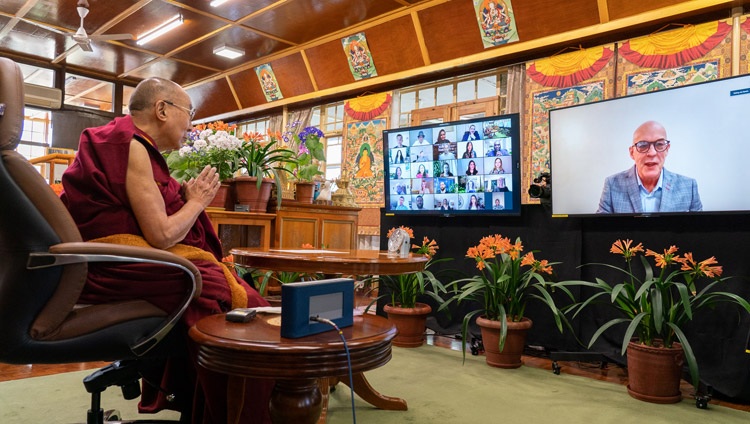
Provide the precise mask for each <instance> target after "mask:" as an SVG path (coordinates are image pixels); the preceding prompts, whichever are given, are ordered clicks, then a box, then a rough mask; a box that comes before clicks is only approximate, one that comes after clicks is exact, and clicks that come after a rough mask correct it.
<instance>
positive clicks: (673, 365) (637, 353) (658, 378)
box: [627, 341, 685, 403]
mask: <svg viewBox="0 0 750 424" xmlns="http://www.w3.org/2000/svg"><path fill="white" fill-rule="evenodd" d="M655 344H658V346H646V345H644V344H641V343H638V342H637V341H632V342H630V343H628V351H627V358H628V394H629V395H630V396H632V397H634V398H636V399H638V400H642V401H645V402H651V403H677V402H680V401H681V400H682V393H681V392H680V378H681V376H682V366H683V364H684V363H685V354H684V352H683V351H682V345H680V344H679V343H672V347H671V348H666V347H662V346H661V343H655Z"/></svg>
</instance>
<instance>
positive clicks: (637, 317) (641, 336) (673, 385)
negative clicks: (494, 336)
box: [558, 240, 750, 403]
mask: <svg viewBox="0 0 750 424" xmlns="http://www.w3.org/2000/svg"><path fill="white" fill-rule="evenodd" d="M678 250H679V249H678V248H677V247H676V246H670V247H669V248H668V249H664V250H663V251H662V252H661V253H659V252H656V251H654V250H651V249H644V247H643V245H642V244H641V243H638V244H635V245H634V244H633V241H632V240H617V241H615V242H614V243H613V244H612V246H611V248H610V252H611V253H614V254H616V255H620V256H622V257H623V258H624V259H625V267H623V268H620V267H617V266H614V265H609V264H589V265H599V266H604V267H607V268H609V269H613V270H615V271H616V273H617V274H622V275H623V276H624V277H625V278H624V280H623V281H622V282H619V283H616V284H613V285H610V284H609V283H607V282H606V281H604V280H602V279H600V278H596V279H595V281H593V282H591V281H577V280H576V281H563V282H560V283H558V284H559V285H560V286H576V285H577V286H585V287H590V288H592V289H594V290H595V291H596V293H595V294H593V295H592V296H590V297H588V298H587V299H585V300H583V301H581V302H579V303H577V304H576V305H574V307H573V308H572V309H571V310H572V311H574V315H573V316H574V317H575V316H576V315H578V314H579V313H580V312H581V311H582V310H583V309H584V308H586V307H587V306H589V305H591V304H594V303H605V304H608V305H611V306H613V307H614V308H615V309H616V310H617V311H619V313H620V317H617V318H614V319H611V320H609V321H607V322H605V323H604V324H602V325H601V326H600V327H599V328H598V329H597V331H596V332H595V333H594V334H593V336H592V337H591V341H590V342H589V348H591V346H593V344H594V342H595V341H596V340H597V339H598V338H599V337H600V336H601V335H602V334H603V333H604V332H605V331H607V330H608V329H609V328H611V327H613V326H615V325H618V324H627V328H626V329H625V334H624V337H623V339H622V342H621V353H622V354H623V355H625V354H626V353H627V355H628V376H629V386H628V391H629V393H630V394H631V396H633V397H635V398H637V399H641V400H646V401H650V402H656V403H671V402H679V400H681V399H682V396H681V395H680V388H679V384H680V375H681V371H682V366H681V364H682V361H681V360H678V361H675V360H672V361H671V362H672V367H673V368H674V371H672V375H673V379H674V381H672V382H670V384H669V385H668V386H669V387H667V389H666V390H667V392H665V394H650V393H649V390H651V389H650V388H647V387H643V390H644V392H640V390H641V389H640V387H641V386H651V385H653V382H652V383H648V384H645V385H641V383H640V380H639V379H638V378H639V376H637V375H636V373H635V372H632V371H635V363H636V362H638V361H637V360H633V359H631V354H634V352H635V351H636V350H644V349H643V347H644V346H645V347H647V348H659V349H662V348H663V349H669V348H675V350H677V352H676V355H678V356H679V355H684V361H685V362H687V365H688V369H689V372H690V377H691V383H692V384H693V387H695V388H696V389H697V388H698V384H699V382H700V379H699V374H698V364H697V361H696V358H695V354H694V352H693V349H692V347H691V346H690V343H689V341H688V339H687V337H686V335H685V332H684V327H685V325H686V324H687V323H688V322H689V321H691V320H692V319H693V316H694V314H695V313H696V311H698V310H699V309H702V308H705V307H714V306H715V305H716V304H718V303H720V302H726V303H733V304H736V305H739V306H740V307H741V308H742V309H744V310H745V311H747V312H749V313H750V303H748V301H747V300H745V299H743V298H742V297H740V296H738V295H736V294H733V293H730V292H726V291H719V290H717V289H718V287H719V286H720V285H721V284H722V283H724V282H726V280H727V279H728V278H729V277H723V278H722V277H721V274H722V272H723V268H722V267H721V266H719V265H718V264H717V261H716V258H715V257H713V256H712V257H710V258H708V259H705V260H702V261H697V260H695V259H694V258H693V254H692V253H691V252H687V253H685V254H683V255H680V254H678V253H677V252H678ZM646 257H653V260H654V264H655V265H656V269H655V268H654V267H653V266H652V265H651V264H650V263H649V261H648V260H647V259H646ZM636 258H637V260H636V262H640V264H641V265H642V266H643V270H642V273H639V274H638V275H637V274H636V273H635V272H634V271H633V260H634V259H636ZM641 276H642V277H641ZM648 350H651V349H648ZM661 356H664V354H661ZM651 372H653V370H650V371H649V373H651Z"/></svg>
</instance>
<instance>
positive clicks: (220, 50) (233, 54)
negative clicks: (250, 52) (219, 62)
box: [214, 44, 245, 59]
mask: <svg viewBox="0 0 750 424" xmlns="http://www.w3.org/2000/svg"><path fill="white" fill-rule="evenodd" d="M214 54H215V55H218V56H224V57H228V58H230V59H237V58H238V57H240V56H244V55H245V50H243V49H238V48H234V47H229V46H225V45H224V44H222V45H220V46H219V47H216V48H214Z"/></svg>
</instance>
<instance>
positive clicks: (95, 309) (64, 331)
mask: <svg viewBox="0 0 750 424" xmlns="http://www.w3.org/2000/svg"><path fill="white" fill-rule="evenodd" d="M166 316H167V313H166V312H164V311H163V310H161V309H159V308H157V307H156V306H154V305H152V304H151V303H149V302H146V301H145V300H130V301H126V302H117V303H106V304H101V305H86V306H85V307H79V308H76V309H74V310H73V311H72V312H70V313H69V314H68V315H67V319H66V320H65V321H64V322H63V323H62V325H60V326H58V327H56V328H54V329H52V330H54V331H49V332H47V333H46V334H34V331H35V328H32V334H31V335H32V337H34V338H35V339H40V340H66V339H70V338H74V337H77V336H80V335H82V334H89V333H93V332H94V331H97V330H101V329H104V328H107V327H112V326H114V325H115V324H119V323H122V322H127V321H131V320H135V319H139V318H152V317H166Z"/></svg>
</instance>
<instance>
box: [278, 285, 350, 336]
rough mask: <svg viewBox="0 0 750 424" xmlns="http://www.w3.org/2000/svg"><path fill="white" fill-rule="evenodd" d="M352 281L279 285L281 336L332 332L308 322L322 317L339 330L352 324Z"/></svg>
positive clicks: (325, 327)
mask: <svg viewBox="0 0 750 424" xmlns="http://www.w3.org/2000/svg"><path fill="white" fill-rule="evenodd" d="M353 315H354V280H352V279H351V278H331V279H326V280H317V281H305V282H299V283H286V284H283V285H282V286H281V337H286V338H290V339H295V338H299V337H304V336H309V335H310V334H317V333H322V332H324V331H329V330H332V329H333V328H332V327H331V326H329V325H328V324H324V323H321V322H315V321H310V317H320V318H326V319H329V320H331V321H333V322H334V323H336V325H337V326H338V327H339V328H344V327H348V326H350V325H352V324H353V323H354V316H353Z"/></svg>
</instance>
